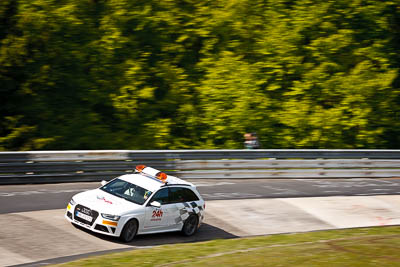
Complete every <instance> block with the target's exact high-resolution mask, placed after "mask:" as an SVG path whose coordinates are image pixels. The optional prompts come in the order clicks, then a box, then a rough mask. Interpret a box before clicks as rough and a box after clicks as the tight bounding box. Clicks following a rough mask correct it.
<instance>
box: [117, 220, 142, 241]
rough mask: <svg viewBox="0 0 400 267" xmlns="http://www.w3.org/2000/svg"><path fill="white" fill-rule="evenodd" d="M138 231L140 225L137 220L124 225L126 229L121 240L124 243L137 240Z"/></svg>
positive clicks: (123, 230)
mask: <svg viewBox="0 0 400 267" xmlns="http://www.w3.org/2000/svg"><path fill="white" fill-rule="evenodd" d="M137 230H138V223H137V221H136V220H135V219H133V220H130V221H129V222H127V223H126V224H125V225H124V228H123V229H122V232H121V235H120V238H121V239H122V241H124V242H131V241H132V240H133V238H135V236H136V233H137Z"/></svg>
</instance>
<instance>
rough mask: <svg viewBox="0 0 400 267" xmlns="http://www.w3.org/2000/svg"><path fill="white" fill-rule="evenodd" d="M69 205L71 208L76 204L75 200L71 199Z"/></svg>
mask: <svg viewBox="0 0 400 267" xmlns="http://www.w3.org/2000/svg"><path fill="white" fill-rule="evenodd" d="M69 204H71V205H72V206H73V205H75V204H76V202H75V200H74V199H73V198H71V200H70V201H69Z"/></svg>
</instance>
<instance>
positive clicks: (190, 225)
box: [182, 214, 199, 236]
mask: <svg viewBox="0 0 400 267" xmlns="http://www.w3.org/2000/svg"><path fill="white" fill-rule="evenodd" d="M198 224H199V217H197V215H195V214H192V215H190V216H189V217H188V218H187V219H186V221H185V223H184V224H183V227H182V233H183V234H184V235H185V236H191V235H193V234H194V233H196V231H197V226H198Z"/></svg>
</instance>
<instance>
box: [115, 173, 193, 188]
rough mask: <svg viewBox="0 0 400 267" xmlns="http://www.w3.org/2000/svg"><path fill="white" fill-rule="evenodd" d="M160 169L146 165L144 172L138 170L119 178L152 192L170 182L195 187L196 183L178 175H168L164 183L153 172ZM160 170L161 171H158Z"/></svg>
mask: <svg viewBox="0 0 400 267" xmlns="http://www.w3.org/2000/svg"><path fill="white" fill-rule="evenodd" d="M155 171H158V170H156V169H153V168H151V167H146V168H145V169H144V170H143V171H142V172H137V173H134V174H125V175H122V176H120V177H119V179H121V180H124V181H126V182H129V183H132V184H136V185H138V186H140V187H142V188H145V189H147V190H150V191H152V192H154V191H156V190H158V189H159V188H161V187H164V186H166V185H168V184H170V185H186V186H191V187H195V186H194V184H192V183H189V182H186V181H184V180H182V179H179V178H178V177H175V176H172V175H167V181H166V183H164V182H163V181H161V180H159V179H157V178H156V177H155V176H154V175H152V173H154V172H155ZM158 172H159V171H158Z"/></svg>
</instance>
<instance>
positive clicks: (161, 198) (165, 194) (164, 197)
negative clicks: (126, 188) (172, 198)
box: [149, 188, 169, 205]
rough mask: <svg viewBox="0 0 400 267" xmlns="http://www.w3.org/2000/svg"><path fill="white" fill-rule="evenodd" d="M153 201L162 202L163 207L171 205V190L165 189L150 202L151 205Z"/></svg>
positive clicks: (158, 192)
mask: <svg viewBox="0 0 400 267" xmlns="http://www.w3.org/2000/svg"><path fill="white" fill-rule="evenodd" d="M153 201H158V202H160V204H161V205H165V204H168V203H169V190H168V188H163V189H161V190H159V191H157V193H156V194H155V195H154V197H153V198H152V199H151V200H150V202H149V204H150V203H151V202H153Z"/></svg>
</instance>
